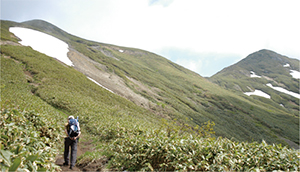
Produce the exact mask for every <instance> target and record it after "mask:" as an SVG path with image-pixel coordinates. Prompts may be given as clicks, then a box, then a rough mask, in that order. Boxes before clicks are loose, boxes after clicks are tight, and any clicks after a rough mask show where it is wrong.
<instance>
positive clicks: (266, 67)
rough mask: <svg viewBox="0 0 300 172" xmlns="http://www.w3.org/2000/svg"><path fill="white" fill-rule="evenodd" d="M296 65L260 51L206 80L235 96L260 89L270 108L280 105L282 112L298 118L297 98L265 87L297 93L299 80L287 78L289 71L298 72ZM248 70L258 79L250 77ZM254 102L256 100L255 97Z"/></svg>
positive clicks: (298, 67)
mask: <svg viewBox="0 0 300 172" xmlns="http://www.w3.org/2000/svg"><path fill="white" fill-rule="evenodd" d="M286 64H289V67H284V65H286ZM299 64H300V62H299V60H297V59H291V58H288V57H286V56H282V55H280V54H277V53H275V52H273V51H270V50H261V51H258V52H255V53H253V54H250V55H249V56H248V57H246V58H245V59H243V60H241V61H240V62H238V63H237V64H234V65H232V66H230V67H228V68H225V69H223V70H222V71H220V72H219V73H217V74H215V75H214V76H212V77H211V78H210V80H211V81H212V82H214V83H216V84H218V85H220V86H222V87H224V88H226V89H228V90H233V91H235V92H237V93H242V92H250V91H251V90H255V89H258V90H262V91H263V92H265V93H267V94H269V95H270V96H271V97H272V98H271V101H268V102H269V104H270V105H273V106H275V107H277V108H278V107H280V104H281V105H284V109H286V110H287V111H288V112H289V113H290V114H294V115H295V116H298V115H299V99H297V98H295V97H292V96H289V95H287V94H284V93H280V92H278V91H275V90H273V89H271V88H270V87H267V86H266V84H268V83H271V84H272V85H273V86H275V87H282V88H284V89H286V90H289V91H292V92H295V93H298V94H299V79H295V78H293V77H292V76H291V75H290V70H296V71H300V65H299ZM250 71H253V72H255V74H256V75H258V76H261V77H262V78H250ZM250 89H251V90H250ZM255 99H258V98H257V97H255ZM261 100H262V101H263V102H265V101H266V100H263V99H261ZM281 108H282V107H281Z"/></svg>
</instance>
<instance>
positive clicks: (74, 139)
mask: <svg viewBox="0 0 300 172" xmlns="http://www.w3.org/2000/svg"><path fill="white" fill-rule="evenodd" d="M80 134H81V132H79V134H78V136H76V137H75V138H74V140H76V139H77V138H78V137H79V136H80Z"/></svg>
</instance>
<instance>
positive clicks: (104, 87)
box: [87, 77, 114, 93]
mask: <svg viewBox="0 0 300 172" xmlns="http://www.w3.org/2000/svg"><path fill="white" fill-rule="evenodd" d="M87 78H88V79H89V80H91V81H93V82H94V83H95V84H97V85H99V86H100V87H102V88H104V89H106V90H107V91H109V92H111V93H114V92H113V91H111V90H110V89H108V88H106V87H104V86H103V85H101V84H99V83H98V82H97V81H95V80H93V79H92V78H90V77H87Z"/></svg>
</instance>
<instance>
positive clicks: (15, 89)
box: [0, 20, 300, 171]
mask: <svg viewBox="0 0 300 172" xmlns="http://www.w3.org/2000/svg"><path fill="white" fill-rule="evenodd" d="M16 27H17V28H21V27H22V28H30V29H32V30H36V31H39V32H43V33H45V34H47V35H51V37H55V38H57V39H59V40H60V41H62V42H64V44H63V45H62V46H63V49H64V53H63V54H64V58H65V57H66V56H65V53H67V58H68V62H65V61H64V60H62V59H61V58H60V57H58V56H56V55H54V56H51V55H48V54H47V53H45V52H43V51H42V50H38V49H35V48H34V46H31V45H30V46H27V45H26V46H25V45H23V44H22V42H20V41H21V40H20V39H22V41H23V39H24V40H25V38H23V37H21V36H18V34H17V33H15V34H14V33H13V32H14V31H13V30H14V29H13V28H16ZM10 28H11V29H12V30H10ZM28 35H30V34H28ZM31 36H32V39H31V37H29V40H34V39H33V35H31ZM35 41H37V42H38V43H41V42H42V40H40V39H38V40H35ZM57 45H58V43H57ZM66 45H67V46H66ZM51 47H52V45H51ZM53 47H54V46H53ZM48 48H49V47H48ZM66 50H68V51H66ZM0 53H1V68H0V71H1V77H0V81H1V82H0V89H1V92H0V94H1V99H0V105H1V109H0V113H1V116H0V136H1V138H0V163H1V170H2V171H59V170H61V169H63V170H68V169H65V167H64V164H65V165H67V162H68V161H67V162H65V163H64V161H63V158H61V157H63V152H64V140H65V138H69V139H70V140H78V145H77V148H78V151H77V157H76V158H77V161H76V163H75V166H73V165H74V164H70V163H69V164H68V165H70V167H71V168H72V169H74V170H81V171H84V170H86V171H100V170H104V171H111V170H112V171H114V170H115V171H121V170H122V171H175V170H182V171H187V170H189V171H217V170H218V171H219V170H226V171H244V170H245V171H248V170H249V171H254V170H256V171H257V170H261V171H271V170H282V171H298V170H299V158H300V154H299V151H298V150H297V149H298V148H299V106H298V105H299V98H296V97H293V96H291V95H288V94H285V93H281V92H279V91H276V90H274V89H273V87H275V88H277V87H281V88H284V89H285V90H289V91H291V92H294V93H296V92H297V90H299V85H298V84H297V82H298V81H299V79H296V78H293V77H292V75H291V74H290V70H295V71H299V67H298V66H297V65H296V64H297V61H295V60H293V59H290V58H288V57H282V56H281V55H278V54H277V53H275V52H271V51H269V50H262V51H259V52H256V53H254V54H252V55H250V56H249V57H247V58H246V59H244V60H242V61H241V62H240V63H238V64H236V65H234V66H232V67H229V68H227V69H224V70H223V71H221V72H220V73H218V74H216V75H215V76H213V77H211V78H203V77H201V76H200V75H198V74H196V73H194V72H192V71H190V70H188V69H185V68H184V67H182V66H180V65H178V64H175V63H173V62H171V61H169V60H167V59H166V58H163V57H161V56H159V55H156V54H154V53H151V52H147V51H144V50H139V49H134V48H129V47H120V46H117V45H110V44H104V43H98V42H94V41H88V40H84V39H82V38H79V37H76V36H74V35H71V34H68V33H67V32H65V31H63V30H61V29H59V28H58V27H56V26H54V25H52V24H50V23H47V22H45V21H41V20H33V21H28V22H23V23H16V22H11V21H1V50H0ZM262 59H263V60H262ZM245 61H246V62H245ZM258 61H259V63H258ZM69 62H70V63H69ZM255 64H260V65H255ZM286 64H289V66H287V65H286ZM268 65H271V66H273V67H274V68H271V67H268ZM251 71H252V72H251ZM251 76H255V77H251ZM257 76H260V77H257ZM212 82H214V83H212ZM269 83H270V84H272V88H271V87H269V86H268V85H267V84H269ZM257 90H261V91H262V92H264V93H265V94H268V95H269V96H270V97H269V98H264V97H260V96H255V95H254V96H247V95H245V94H244V92H249V91H250V92H255V91H257ZM76 116H79V119H80V120H79V121H80V127H79V125H76V122H78V121H76V120H75V119H74V120H75V122H74V123H75V125H72V124H71V123H68V124H67V126H68V125H69V128H68V127H66V126H65V123H66V119H68V120H69V118H70V119H72V118H71V117H76ZM77 124H78V123H77ZM73 127H74V128H73ZM72 128H73V129H74V131H79V130H80V134H79V133H78V135H77V134H75V135H73V134H72V133H70V132H71V131H72ZM76 128H77V130H76ZM65 129H67V131H68V132H65ZM68 129H69V130H68ZM67 146H68V145H67ZM79 150H80V151H79ZM73 153H74V152H73ZM60 160H62V162H61V161H60Z"/></svg>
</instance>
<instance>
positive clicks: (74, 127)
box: [69, 117, 79, 137]
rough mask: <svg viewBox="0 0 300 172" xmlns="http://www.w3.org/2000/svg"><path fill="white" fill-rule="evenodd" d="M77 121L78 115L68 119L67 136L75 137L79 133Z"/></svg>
mask: <svg viewBox="0 0 300 172" xmlns="http://www.w3.org/2000/svg"><path fill="white" fill-rule="evenodd" d="M78 125H79V123H78V117H77V119H70V120H69V126H70V130H69V137H76V136H78V134H79V126H78Z"/></svg>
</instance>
